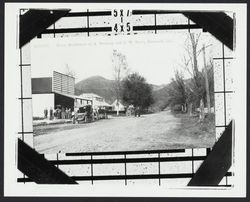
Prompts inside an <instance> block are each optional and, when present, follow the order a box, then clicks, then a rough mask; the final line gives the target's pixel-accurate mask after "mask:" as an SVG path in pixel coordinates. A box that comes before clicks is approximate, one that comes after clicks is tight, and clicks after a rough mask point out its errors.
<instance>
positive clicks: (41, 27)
mask: <svg viewBox="0 0 250 202" xmlns="http://www.w3.org/2000/svg"><path fill="white" fill-rule="evenodd" d="M38 5H39V6H37V5H34V4H32V3H30V4H29V3H27V4H22V3H20V4H16V5H15V4H14V5H13V4H12V5H10V4H9V5H6V15H5V16H6V19H7V21H9V22H15V26H9V27H8V29H7V30H9V33H10V34H9V36H8V37H7V40H6V44H9V47H10V48H9V49H8V47H7V49H6V53H7V54H6V61H7V66H12V67H11V68H9V69H8V70H6V75H5V77H6V80H5V82H6V86H9V91H8V93H7V96H6V98H5V99H6V101H7V107H6V109H10V110H12V111H17V112H18V113H17V114H18V118H17V120H15V121H14V122H15V123H13V125H12V126H11V124H10V122H8V125H7V128H8V129H7V130H9V133H11V132H13V133H14V134H12V136H11V137H8V138H7V139H5V145H6V147H8V152H9V154H10V156H12V158H11V159H12V162H10V163H8V165H6V166H5V169H6V168H7V169H8V173H10V172H11V171H13V172H15V173H12V177H11V178H9V182H7V183H6V186H8V187H10V186H11V184H15V186H17V187H21V189H25V187H26V186H28V187H29V188H31V189H33V188H34V189H35V187H37V186H38V187H37V189H36V191H34V190H33V191H34V192H30V193H27V192H23V193H27V194H28V195H29V194H31V195H32V194H35V195H38V194H39V193H41V194H48V193H51V195H52V196H53V189H55V190H57V188H56V187H54V188H50V186H49V185H51V184H53V185H59V184H60V186H65V193H64V194H63V195H67V194H69V195H72V194H75V195H76V196H79V194H80V195H81V194H83V195H85V194H89V195H91V196H100V195H111V196H112V193H111V192H110V191H107V192H106V193H103V192H102V191H100V190H102V188H108V187H110V188H111V187H113V188H114V189H118V190H120V191H118V192H116V193H115V195H118V196H137V194H138V195H139V196H143V195H144V192H146V191H145V190H147V189H148V188H149V190H150V187H154V189H158V191H156V192H153V191H152V189H151V191H150V192H148V193H146V196H174V195H175V194H176V193H177V194H178V193H181V192H183V191H184V192H183V193H185V194H184V195H185V196H191V195H192V194H194V195H195V194H197V195H196V196H198V194H201V193H206V194H205V195H206V196H208V197H209V196H210V197H211V196H223V195H226V194H227V196H228V197H230V194H229V193H231V196H242V195H244V193H245V190H244V186H245V184H244V180H243V181H241V183H239V181H240V180H239V179H243V178H244V175H245V170H244V168H243V167H244V166H242V165H244V157H245V154H244V151H245V150H244V149H245V146H242V144H240V142H242V141H243V142H244V139H245V138H246V137H245V135H246V134H245V133H244V130H243V127H242V126H244V124H245V123H244V121H243V122H241V121H240V120H239V119H238V118H237V117H239V115H238V114H239V112H240V110H241V107H242V106H238V105H235V103H236V102H237V101H236V100H237V99H239V95H242V94H241V93H242V91H240V90H238V89H239V86H241V85H244V80H241V79H240V78H241V77H240V76H241V75H242V74H244V70H245V63H244V61H245V60H244V54H243V52H240V50H242V49H243V47H244V40H243V39H245V38H244V37H245V35H244V32H243V31H242V32H240V33H241V34H242V41H243V42H241V41H240V40H238V38H237V37H238V35H237V34H236V32H237V33H239V30H244V29H245V27H244V26H245V25H244V21H241V22H242V24H240V23H239V24H238V21H237V19H243V18H244V15H245V13H244V12H245V7H244V5H241V6H240V5H238V7H237V6H236V7H235V8H233V7H232V5H231V7H230V5H229V6H228V7H226V9H224V7H220V6H219V7H216V5H214V6H213V5H210V6H208V7H206V6H205V5H200V7H199V6H198V5H195V6H194V7H193V8H192V7H191V5H189V4H186V8H187V9H185V10H183V8H181V7H180V5H173V6H172V7H171V6H170V7H168V9H167V7H165V6H166V4H165V6H164V5H162V6H163V7H162V8H161V7H159V5H158V7H157V5H154V4H152V6H153V9H149V8H150V7H147V6H146V5H145V4H137V5H136V6H135V7H133V6H132V5H129V4H120V5H119V4H114V5H112V4H104V5H105V6H104V7H102V9H101V8H100V7H98V5H96V4H67V3H66V4H62V5H58V4H51V5H48V4H46V3H41V4H38ZM13 8H15V9H14V10H15V11H16V13H14V12H10V10H11V9H13ZM103 8H104V9H103ZM239 11H243V12H241V13H240V12H239ZM239 13H240V14H239ZM236 25H237V26H236ZM11 29H12V30H14V33H11ZM236 36H237V37H236ZM13 37H14V41H13V40H12V41H11V38H13ZM237 40H238V41H239V42H238V41H237ZM10 41H11V42H10ZM14 47H15V48H14ZM7 66H6V67H5V69H7ZM237 66H240V68H239V70H237V69H236V70H235V68H236V67H237ZM236 72H238V74H237V73H236ZM235 73H236V74H235ZM11 80H12V82H13V80H15V81H16V82H15V84H14V85H11ZM241 82H242V83H241ZM11 92H12V93H11ZM244 96H245V95H243V96H242V98H244ZM7 99H8V100H7ZM236 106H237V110H236ZM13 118H14V117H13V115H11V114H7V115H6V116H5V119H6V120H11V119H13ZM237 124H238V125H237ZM241 124H242V125H241ZM239 126H241V127H239ZM240 129H241V130H243V132H241V133H240V132H239V130H240ZM237 133H238V134H237ZM5 135H6V132H5ZM8 152H7V153H8ZM242 154H243V155H242ZM239 156H240V157H239ZM240 168H241V169H242V170H240ZM8 175H10V174H8ZM42 184H43V185H46V188H47V192H46V190H43V191H41V190H40V189H39V186H40V185H42ZM33 186H34V187H33ZM72 186H73V187H72ZM78 186H79V187H81V186H82V187H84V188H86V189H87V190H88V191H90V192H88V191H86V193H85V194H84V193H79V192H78V191H79V190H80V189H78V188H77V187H78ZM32 187H33V188H32ZM67 187H68V188H67ZM74 187H75V188H74ZM94 187H97V188H100V190H99V192H98V191H97V192H95V193H94V192H93V190H92V188H94ZM133 187H134V188H136V189H138V190H139V191H138V192H137V193H133V192H131V191H132V190H130V191H127V192H126V193H125V192H122V191H121V190H122V189H131V188H132V189H133ZM7 190H8V191H7V192H8V195H13V192H12V191H10V189H7ZM39 190H40V191H41V192H39ZM74 190H75V191H74ZM143 190H144V192H143ZM164 190H165V191H166V192H164ZM170 190H174V192H171V191H170ZM189 191H190V192H189ZM193 191H194V192H193ZM196 192H197V193H196ZM210 192H211V194H213V195H211V194H210ZM23 193H22V194H23ZM110 193H111V194H110ZM19 194H20V193H19ZM22 194H21V195H22ZM54 194H56V195H58V193H54ZM113 194H114V193H113ZM14 195H15V194H14Z"/></svg>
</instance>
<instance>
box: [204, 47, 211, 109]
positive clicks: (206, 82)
mask: <svg viewBox="0 0 250 202" xmlns="http://www.w3.org/2000/svg"><path fill="white" fill-rule="evenodd" d="M203 60H204V70H205V71H204V74H205V86H206V95H207V109H208V113H211V104H210V94H209V83H208V75H207V64H206V52H205V45H204V44H203Z"/></svg>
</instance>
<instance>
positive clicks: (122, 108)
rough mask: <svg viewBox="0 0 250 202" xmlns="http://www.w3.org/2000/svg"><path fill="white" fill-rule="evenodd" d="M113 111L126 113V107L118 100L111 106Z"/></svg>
mask: <svg viewBox="0 0 250 202" xmlns="http://www.w3.org/2000/svg"><path fill="white" fill-rule="evenodd" d="M111 106H112V110H113V111H125V106H124V105H123V104H122V103H121V102H120V101H119V102H118V101H117V99H116V100H115V101H114V102H113V103H112V104H111Z"/></svg>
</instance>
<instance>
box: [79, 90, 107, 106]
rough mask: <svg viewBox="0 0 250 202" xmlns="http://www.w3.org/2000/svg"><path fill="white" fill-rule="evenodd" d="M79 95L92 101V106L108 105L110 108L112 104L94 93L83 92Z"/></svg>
mask: <svg viewBox="0 0 250 202" xmlns="http://www.w3.org/2000/svg"><path fill="white" fill-rule="evenodd" d="M79 97H81V98H83V99H87V100H91V101H92V103H93V108H94V109H96V108H98V107H108V108H111V107H112V106H111V105H110V104H108V103H107V102H105V99H104V98H103V97H101V96H99V95H97V94H95V93H83V94H81V95H79Z"/></svg>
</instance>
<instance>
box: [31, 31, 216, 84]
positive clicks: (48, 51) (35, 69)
mask: <svg viewBox="0 0 250 202" xmlns="http://www.w3.org/2000/svg"><path fill="white" fill-rule="evenodd" d="M186 38H187V34H182V33H166V34H157V35H155V34H154V35H153V34H152V35H150V34H147V35H133V36H132V35H128V36H114V37H71V38H55V39H53V38H52V39H51V38H42V39H34V40H33V41H32V43H31V64H32V77H46V76H51V72H52V71H53V70H55V71H59V72H61V73H65V71H66V65H68V66H69V68H70V69H71V70H73V71H74V72H75V73H76V77H77V78H76V82H78V81H80V80H82V79H85V78H88V77H90V76H96V75H99V76H103V77H105V78H107V79H113V72H114V71H113V64H112V54H113V50H117V51H118V52H120V53H122V54H123V55H125V56H126V59H127V63H128V68H129V69H130V70H131V71H132V72H139V73H140V74H141V75H142V76H144V77H145V78H146V79H147V81H148V82H149V83H152V84H156V85H161V84H166V83H169V82H170V80H171V78H172V77H173V76H174V70H175V69H182V70H183V68H181V66H180V65H181V64H183V62H182V58H183V55H184V54H185V49H184V47H185V45H184V44H185V40H186ZM211 41H212V37H210V36H209V35H208V34H203V35H202V37H201V41H200V44H199V45H200V47H199V48H201V47H202V44H203V43H206V44H209V43H211ZM199 48H198V49H199ZM211 50H212V49H211V48H209V49H208V50H207V51H206V52H207V55H209V54H211ZM207 58H208V56H207ZM198 59H199V61H198V63H199V66H200V67H202V65H203V58H202V54H200V56H199V58H198ZM184 73H185V74H184V75H185V77H186V78H187V77H189V74H188V73H187V72H185V71H184Z"/></svg>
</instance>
